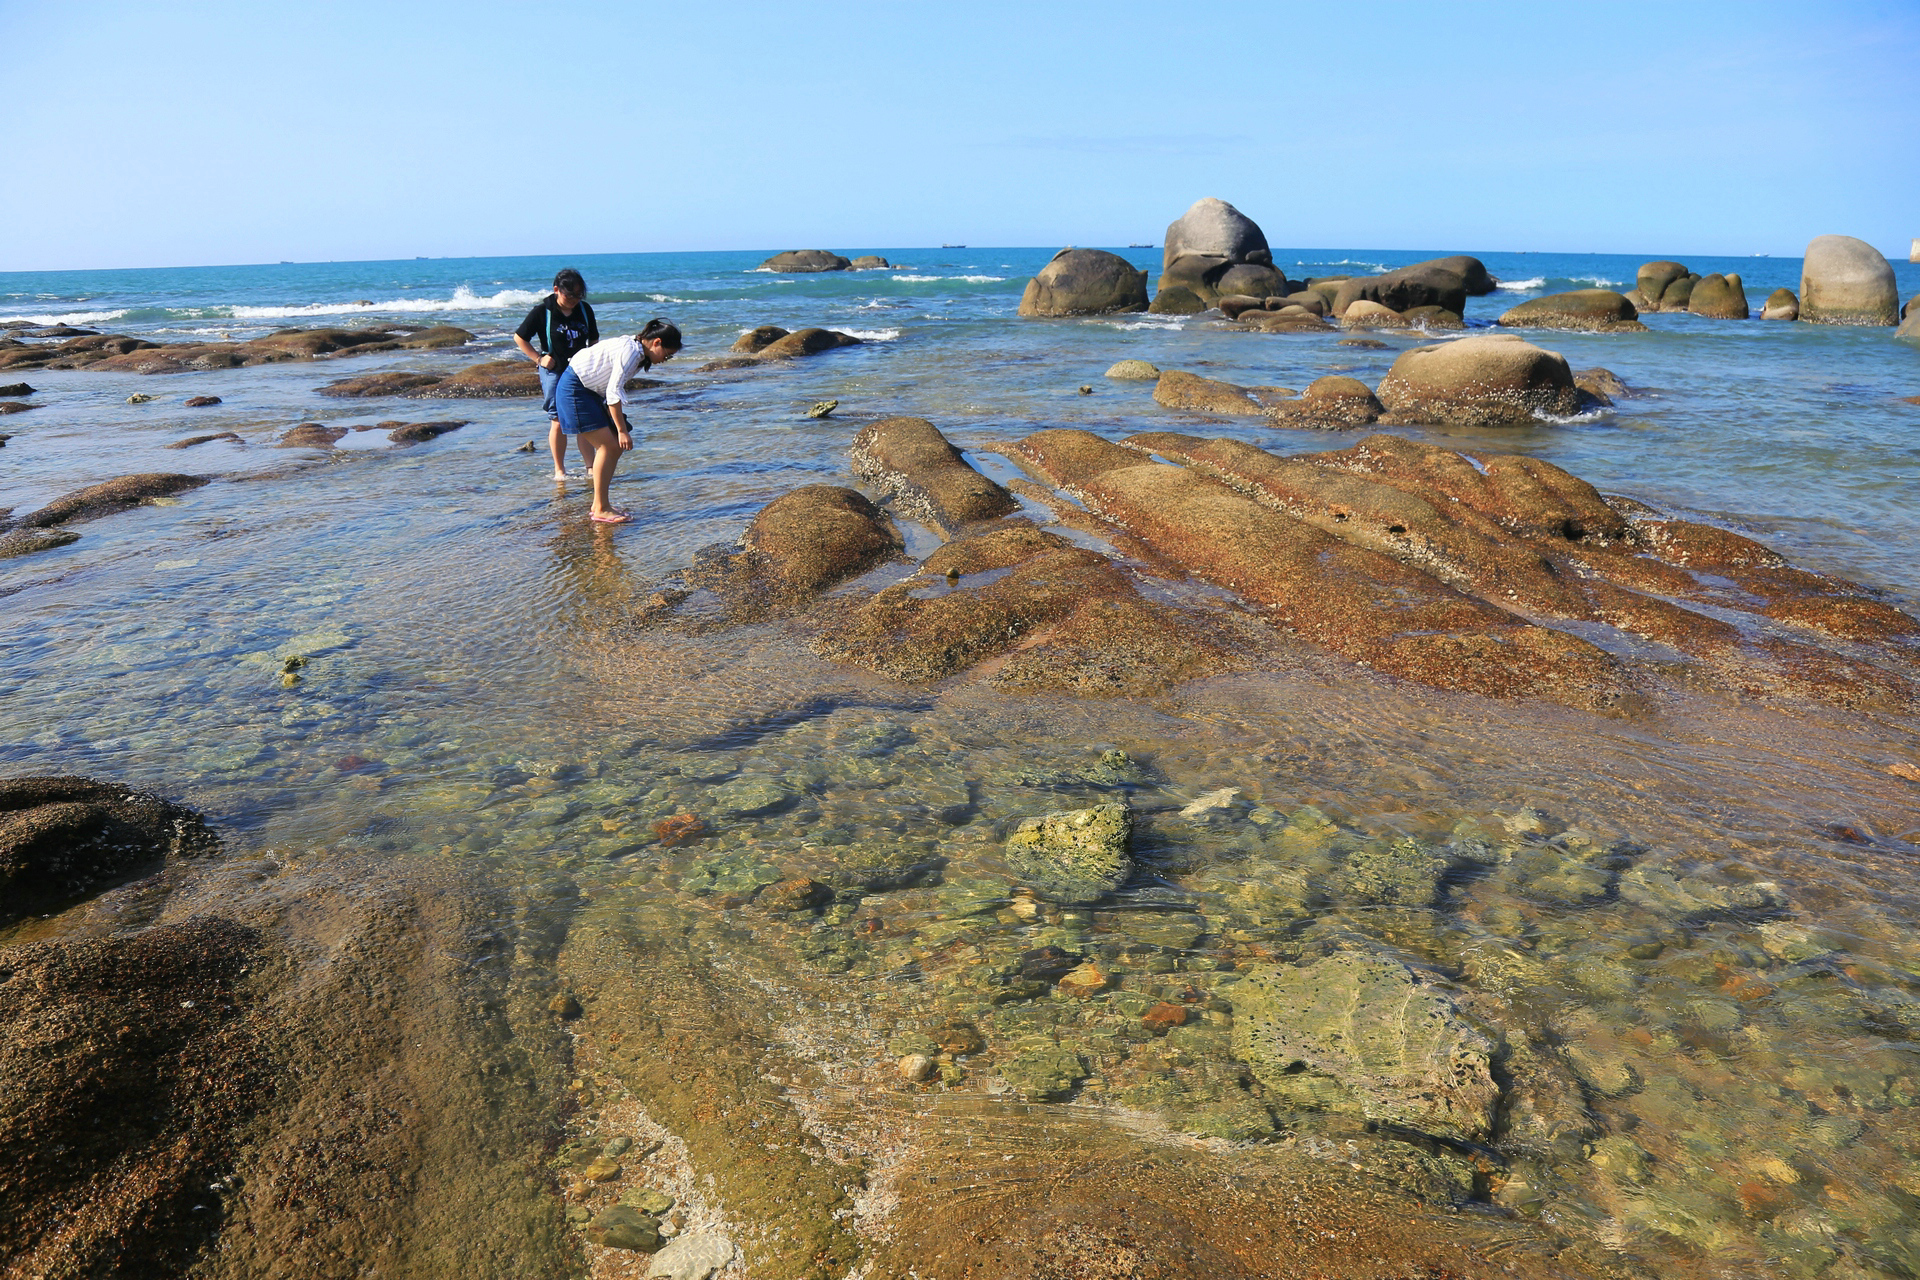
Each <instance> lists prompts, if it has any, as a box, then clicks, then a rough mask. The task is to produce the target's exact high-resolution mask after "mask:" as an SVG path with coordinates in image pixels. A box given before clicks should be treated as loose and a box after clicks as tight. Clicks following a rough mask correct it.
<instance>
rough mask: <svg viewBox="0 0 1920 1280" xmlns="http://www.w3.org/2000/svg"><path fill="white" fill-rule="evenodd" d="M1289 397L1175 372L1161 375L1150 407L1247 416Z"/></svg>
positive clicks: (1270, 390) (1275, 390) (1277, 390)
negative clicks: (1156, 405)
mask: <svg viewBox="0 0 1920 1280" xmlns="http://www.w3.org/2000/svg"><path fill="white" fill-rule="evenodd" d="M1315 323H1316V324H1317V323H1318V321H1316V322H1315ZM1293 394H1294V393H1293V392H1292V391H1290V390H1288V389H1287V388H1285V387H1241V386H1236V385H1234V384H1233V383H1231V382H1217V381H1215V380H1214V379H1212V378H1203V377H1201V376H1200V375H1199V374H1197V373H1184V372H1182V371H1180V370H1178V369H1169V370H1167V371H1166V372H1165V373H1163V374H1161V375H1160V380H1159V381H1158V382H1156V383H1155V384H1154V388H1153V399H1154V403H1155V404H1158V405H1162V406H1164V407H1165V408H1168V409H1188V410H1192V411H1194V412H1198V413H1225V414H1235V415H1249V416H1250V415H1253V414H1257V413H1263V412H1265V411H1266V409H1267V408H1268V407H1269V406H1271V405H1274V404H1278V403H1279V402H1280V401H1281V400H1283V399H1285V398H1286V397H1288V396H1291V395H1293Z"/></svg>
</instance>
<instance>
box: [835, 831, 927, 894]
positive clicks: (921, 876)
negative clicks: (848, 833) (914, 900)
mask: <svg viewBox="0 0 1920 1280" xmlns="http://www.w3.org/2000/svg"><path fill="white" fill-rule="evenodd" d="M834 856H835V862H836V863H837V865H836V866H835V868H834V870H833V872H832V879H833V883H834V885H835V886H836V887H838V888H842V889H858V890H861V891H862V892H865V893H883V892H885V891H887V890H889V889H904V888H907V887H909V886H912V885H919V884H927V883H930V882H931V883H937V882H938V881H939V879H940V869H941V867H942V866H943V865H944V864H945V859H944V858H943V857H941V855H940V853H939V851H938V850H936V849H933V848H931V847H929V846H927V845H923V844H915V843H908V842H900V843H891V842H886V841H879V840H869V841H862V842H860V843H857V844H851V845H847V846H845V847H843V848H840V849H838V850H836V852H835V855H834Z"/></svg>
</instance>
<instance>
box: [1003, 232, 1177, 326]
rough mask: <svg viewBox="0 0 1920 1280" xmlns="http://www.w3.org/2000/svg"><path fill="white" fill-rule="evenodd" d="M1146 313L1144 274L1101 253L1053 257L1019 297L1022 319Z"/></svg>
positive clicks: (1066, 251) (1077, 251) (1076, 251)
mask: <svg viewBox="0 0 1920 1280" xmlns="http://www.w3.org/2000/svg"><path fill="white" fill-rule="evenodd" d="M1146 309H1147V273H1146V272H1144V271H1141V270H1138V269H1136V268H1135V267H1134V265H1133V264H1132V263H1131V262H1128V261H1127V260H1126V259H1125V258H1122V257H1121V256H1120V255H1119V254H1115V253H1108V252H1107V251H1106V250H1104V249H1074V248H1066V249H1062V250H1060V252H1058V253H1056V254H1054V255H1053V258H1052V259H1051V260H1050V261H1049V262H1048V263H1047V265H1046V266H1044V267H1042V268H1040V272H1039V274H1037V275H1035V276H1034V277H1033V279H1031V280H1029V281H1027V287H1026V291H1025V292H1024V293H1022V294H1021V295H1020V314H1021V315H1023V316H1092V315H1106V314H1109V313H1111V312H1118V311H1145V310H1146Z"/></svg>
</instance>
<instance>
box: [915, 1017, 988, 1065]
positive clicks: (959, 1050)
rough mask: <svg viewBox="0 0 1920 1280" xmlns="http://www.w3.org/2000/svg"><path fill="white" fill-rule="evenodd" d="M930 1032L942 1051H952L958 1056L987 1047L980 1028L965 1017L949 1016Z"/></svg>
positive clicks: (951, 1052)
mask: <svg viewBox="0 0 1920 1280" xmlns="http://www.w3.org/2000/svg"><path fill="white" fill-rule="evenodd" d="M928 1034H929V1035H930V1037H931V1038H932V1040H933V1043H934V1044H935V1045H937V1046H938V1047H939V1049H940V1051H941V1052H942V1053H950V1054H952V1055H953V1056H954V1057H956V1058H960V1057H965V1056H966V1055H967V1054H970V1053H978V1052H980V1051H981V1050H982V1049H984V1048H986V1041H985V1040H984V1039H982V1038H981V1036H980V1031H979V1029H978V1028H977V1027H975V1026H974V1025H973V1024H972V1023H971V1022H968V1021H967V1020H966V1019H965V1018H949V1019H947V1020H946V1021H945V1022H942V1023H941V1024H940V1025H939V1026H937V1027H935V1028H934V1029H933V1030H932V1031H931V1032H929V1033H928Z"/></svg>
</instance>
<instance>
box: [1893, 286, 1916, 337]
mask: <svg viewBox="0 0 1920 1280" xmlns="http://www.w3.org/2000/svg"><path fill="white" fill-rule="evenodd" d="M1915 303H1920V293H1916V294H1914V295H1913V296H1912V297H1911V298H1908V299H1907V305H1906V306H1904V307H1902V308H1900V327H1899V328H1898V329H1895V330H1894V331H1893V336H1894V337H1896V338H1920V306H1915V305H1914V304H1915Z"/></svg>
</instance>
